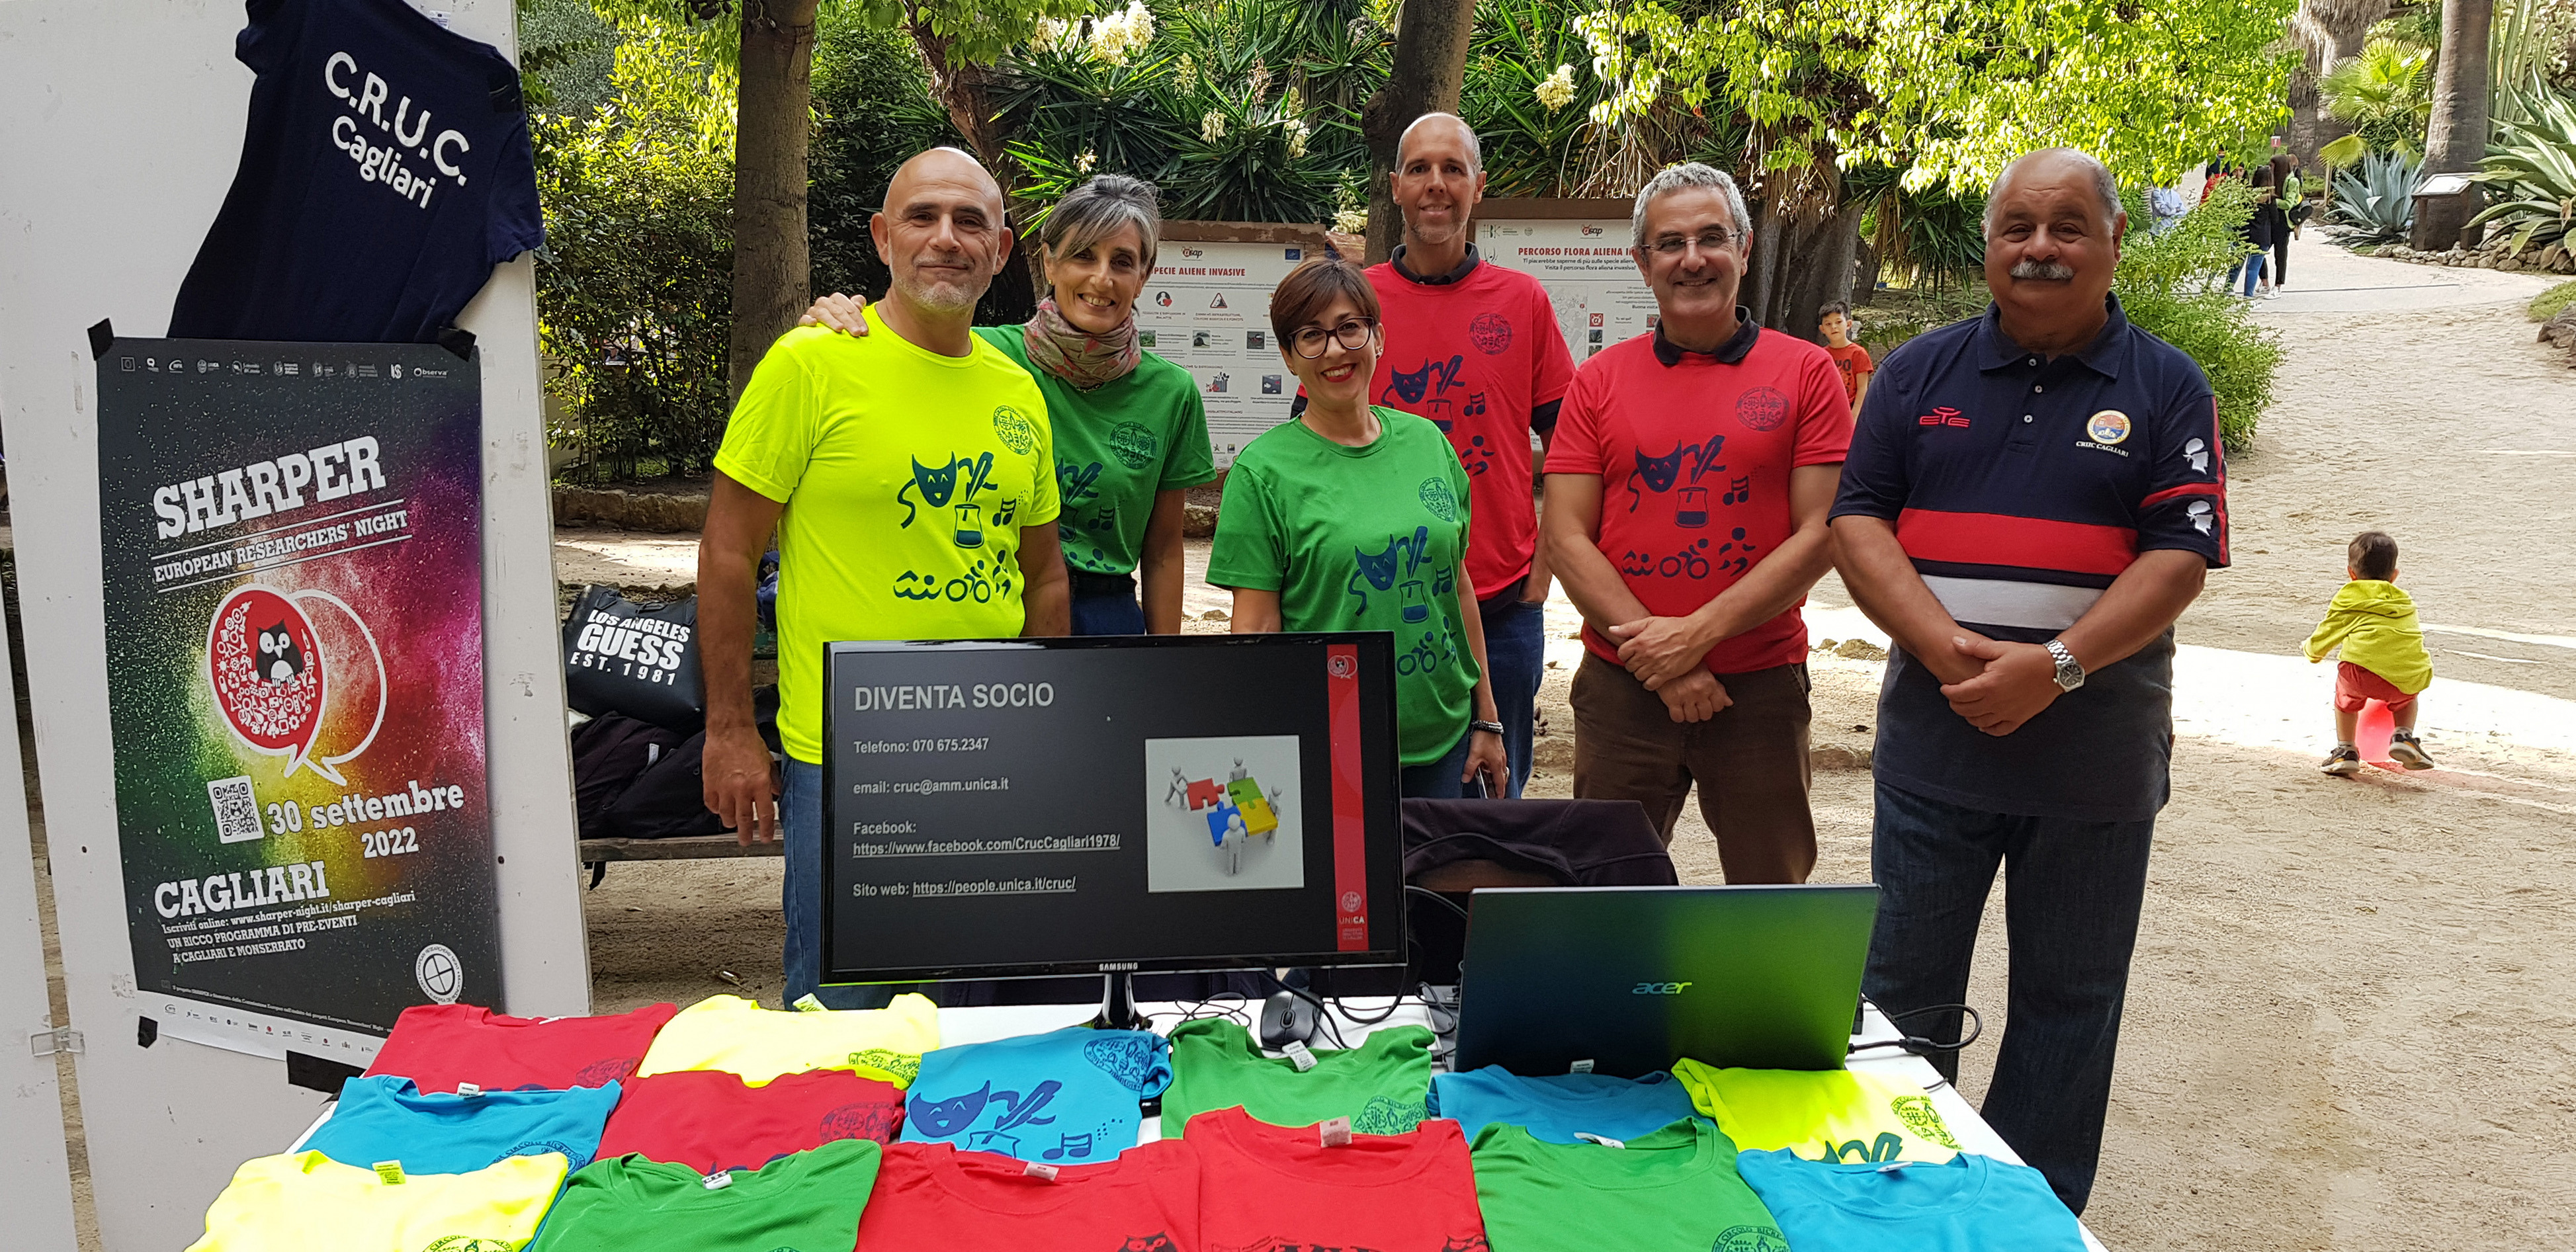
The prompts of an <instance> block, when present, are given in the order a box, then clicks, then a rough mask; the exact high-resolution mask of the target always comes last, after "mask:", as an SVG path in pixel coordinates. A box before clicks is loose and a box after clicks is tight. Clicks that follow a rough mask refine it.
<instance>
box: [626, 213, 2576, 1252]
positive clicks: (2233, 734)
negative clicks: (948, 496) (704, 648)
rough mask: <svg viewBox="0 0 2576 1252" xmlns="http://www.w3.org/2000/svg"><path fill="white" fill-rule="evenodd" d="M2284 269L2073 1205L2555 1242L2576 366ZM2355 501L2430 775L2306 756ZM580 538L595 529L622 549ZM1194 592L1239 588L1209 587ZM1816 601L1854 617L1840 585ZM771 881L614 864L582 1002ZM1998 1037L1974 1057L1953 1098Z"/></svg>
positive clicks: (2196, 639) (647, 991)
mask: <svg viewBox="0 0 2576 1252" xmlns="http://www.w3.org/2000/svg"><path fill="white" fill-rule="evenodd" d="M2291 274H2292V277H2293V280H2294V282H2295V283H2296V284H2297V285H2296V286H2294V287H2293V288H2292V289H2291V294H2289V295H2287V296H2284V297H2283V298H2282V299H2280V300H2277V301H2271V302H2267V303H2266V304H2265V305H2264V306H2263V307H2262V308H2261V310H2260V313H2259V316H2261V317H2262V318H2263V319H2264V320H2265V321H2266V322H2268V323H2271V324H2273V325H2275V326H2277V327H2279V328H2280V329H2281V331H2282V333H2283V335H2284V337H2285V339H2286V341H2287V343H2288V346H2289V348H2290V358H2289V362H2288V364H2287V366H2286V368H2285V369H2284V371H2283V374H2282V378H2281V384H2280V392H2279V400H2278V402H2277V403H2276V405H2275V406H2274V408H2273V410H2272V412H2271V414H2270V415H2269V416H2268V417H2267V419H2266V420H2265V422H2264V425H2263V430H2262V434H2261V436H2260V438H2258V440H2257V441H2256V446H2255V449H2254V451H2253V452H2252V453H2250V454H2248V455H2245V456H2241V457H2238V458H2236V459H2235V461H2234V462H2233V463H2232V466H2231V469H2232V510H2231V511H2232V514H2233V517H2234V520H2235V555H2236V564H2235V566H2234V568H2232V569H2230V570H2228V571H2225V572H2223V573H2221V574H2217V575H2215V576H2213V577H2212V579H2211V581H2210V587H2209V591H2208V593H2207V594H2206V595H2205V596H2204V597H2203V599H2202V600H2201V602H2200V604H2199V605H2198V606H2197V607H2195V608H2194V609H2193V610H2192V612H2191V613H2190V614H2189V615H2188V616H2187V617H2186V618H2185V621H2184V623H2183V627H2182V632H2181V633H2182V639H2183V641H2184V643H2185V645H2186V652H2185V655H2184V658H2183V660H2182V662H2181V663H2180V665H2179V666H2178V675H2177V683H2176V686H2177V718H2178V722H2179V723H2180V729H2181V739H2180V741H2179V743H2178V745H2177V751H2176V756H2175V765H2174V796H2173V800H2172V803H2171V804H2170V805H2169V806H2168V807H2167V808H2166V810H2165V812H2164V815H2163V818H2162V820H2161V822H2160V825H2159V829H2158V836H2159V837H2158V847H2157V851H2156V859H2155V863H2154V869H2153V871H2152V874H2151V876H2150V885H2149V891H2148V897H2147V905H2146V916H2145V921H2144V924H2143V927H2142V935H2141V941H2140V946H2139V951H2138V956H2137V961H2136V966H2135V972H2134V976H2133V981H2132V984H2131V991H2130V1007H2129V1013H2128V1019H2127V1027H2126V1029H2125V1031H2124V1033H2123V1038H2122V1050H2121V1060H2120V1077H2119V1085H2118V1087H2117V1089H2116V1091H2115V1093H2114V1096H2113V1106H2112V1116H2111V1124H2110V1128H2109V1132H2108V1138H2107V1142H2106V1145H2105V1149H2104V1159H2103V1166H2102V1177H2101V1183H2100V1185H2099V1187H2098V1189H2097V1190H2096V1193H2095V1200H2094V1205H2093V1208H2092V1210H2091V1212H2090V1213H2089V1214H2088V1220H2089V1221H2090V1222H2091V1223H2092V1225H2093V1226H2094V1228H2095V1230H2096V1231H2097V1232H2098V1233H2099V1234H2100V1235H2101V1237H2102V1239H2103V1241H2104V1242H2105V1243H2106V1244H2107V1245H2109V1246H2110V1247H2112V1248H2115V1249H2123V1250H2126V1249H2146V1248H2174V1249H2184V1248H2190V1249H2202V1248H2266V1249H2272V1248H2285V1249H2286V1248H2301V1249H2305V1248H2336V1249H2388V1250H2390V1252H2397V1250H2400V1249H2410V1250H2411V1249H2415V1248H2421V1247H2425V1246H2428V1245H2431V1244H2438V1245H2440V1246H2445V1247H2477V1248H2488V1247H2508V1246H2538V1247H2554V1246H2564V1244H2565V1242H2566V1235H2565V1233H2564V1222H2565V1214H2566V1213H2568V1212H2569V1211H2571V1209H2576V1157H2571V1156H2570V1155H2569V1154H2567V1153H2565V1152H2563V1151H2560V1150H2559V1145H2560V1144H2561V1143H2562V1142H2563V1141H2565V1140H2566V1139H2568V1138H2569V1137H2570V1136H2571V1135H2576V1007H2571V1003H2576V1002H2571V1000H2570V993H2569V991H2568V988H2570V987H2571V986H2576V912H2571V910H2570V909H2569V907H2568V905H2569V899H2570V894H2571V887H2576V869H2571V868H2570V866H2571V863H2576V638H2571V636H2576V626H2571V624H2570V623H2571V621H2576V592H2571V591H2570V590H2569V583H2568V581H2567V580H2566V579H2565V578H2563V577H2560V576H2558V575H2557V574H2556V570H2557V569H2558V568H2559V567H2560V566H2561V565H2563V564H2564V563H2565V562H2566V560H2567V557H2566V556H2565V555H2564V554H2562V553H2560V552H2559V551H2557V549H2558V548H2559V547H2560V546H2562V545H2563V544H2565V543H2566V542H2567V540H2568V537H2569V536H2570V535H2571V534H2576V526H2570V525H2569V523H2570V521H2571V518H2570V513H2571V510H2576V371H2570V370H2568V369H2566V368H2565V367H2564V366H2563V365H2561V364H2558V363H2557V362H2555V361H2553V360H2551V359H2550V358H2549V357H2548V356H2546V355H2544V354H2543V353H2542V352H2541V350H2539V349H2538V348H2537V347H2536V346H2534V345H2533V344H2532V342H2531V338H2532V332H2531V329H2530V326H2529V324H2528V323H2527V322H2525V321H2524V320H2523V319H2522V317H2521V313H2520V307H2519V303H2518V302H2519V301H2520V300H2523V299H2528V293H2529V292H2531V291H2533V290H2537V289H2538V288H2539V287H2540V286H2542V285H2544V284H2541V283H2539V282H2537V281H2534V280H2530V279H2524V278H2520V277H2517V276H2511V275H2495V274H2486V273H2482V272H2461V271H2448V270H2435V269H2425V268H2421V267H2414V266H2405V265H2399V264H2397V263H2394V262H2379V261H2371V260H2366V259H2361V258H2352V257H2348V256H2345V255H2343V254H2341V253H2336V252H2330V251H2328V250H2326V249H2324V248H2323V247H2322V246H2320V245H2319V243H2318V241H2317V240H2316V238H2315V237H2314V236H2310V237H2309V239H2308V240H2307V241H2306V242H2304V243H2303V244H2302V245H2300V247H2299V249H2298V251H2297V252H2296V253H2295V254H2294V256H2293V259H2292V266H2291ZM2371 526H2375V527H2380V528H2383V529H2387V530H2389V531H2390V532H2392V533H2393V534H2395V535H2396V536H2397V537H2398V539H2399V541H2400V542H2401V544H2403V545H2404V551H2405V556H2404V559H2403V565H2404V570H2405V573H2404V575H2403V579H2404V581H2405V582H2406V584H2407V585H2408V586H2409V587H2410V588H2412V589H2413V591H2414V593H2415V595H2416V596H2417V598H2418V600H2419V602H2420V603H2421V604H2422V606H2423V613H2424V617H2425V621H2426V622H2427V624H2428V625H2429V626H2433V627H2442V628H2449V629H2442V630H2436V631H2435V632H2434V635H2433V642H2434V645H2435V647H2436V648H2437V651H2436V652H2435V665H2436V667H2437V669H2438V671H2439V673H2440V674H2441V678H2440V681H2439V682H2438V683H2437V685H2436V686H2435V687H2434V688H2433V690H2432V692H2431V693H2429V694H2428V695H2427V696H2426V705H2425V707H2426V711H2427V726H2428V732H2427V741H2428V743H2429V745H2430V746H2431V747H2432V749H2433V751H2434V752H2435V754H2436V755H2437V756H2438V757H2440V758H2441V759H2442V760H2443V762H2444V764H2445V766H2446V768H2444V769H2442V770H2437V771H2434V772H2432V773H2430V774H2422V775H2412V776H2398V775H2392V774H2379V773H2376V772H2374V773H2372V774H2370V775H2367V776H2365V777H2364V778H2362V779H2359V780H2353V781H2340V780H2333V779H2328V778H2324V777H2322V776H2320V775H2319V774H2317V773H2316V772H2315V769H2314V763H2315V760H2316V758H2317V757H2318V756H2319V755H2321V752H2322V748H2323V746H2324V745H2323V743H2322V742H2321V738H2322V736H2323V734H2324V728H2325V725H2326V721H2325V706H2324V694H2323V693H2324V690H2325V687H2324V686H2323V685H2322V684H2323V682H2324V681H2325V671H2324V670H2323V669H2321V668H2318V669H2311V668H2309V667H2307V666H2304V665H2303V664H2301V663H2300V662H2299V661H2298V660H2297V659H2296V654H2297V647H2298V644H2299V642H2300V641H2301V640H2302V639H2304V638H2305V637H2306V635H2307V633H2308V631H2309V629H2310V628H2311V627H2312V626H2313V625H2314V623H2315V619H2316V616H2317V614H2318V612H2319V611H2320V610H2321V608H2322V606H2323V605H2324V603H2325V601H2326V599H2327V598H2328V597H2330V596H2331V595H2332V594H2333V591H2334V588H2335V586H2336V585H2337V584H2338V583H2339V582H2340V581H2341V578H2342V560H2343V545H2344V543H2345V542H2346V541H2347V540H2349V539H2350V538H2351V536H2352V534H2353V533H2354V532H2356V531H2358V530H2361V529H2363V528H2365V527H2371ZM598 538H599V537H598V536H597V535H595V534H593V535H589V536H585V537H584V541H585V544H586V547H587V551H586V553H585V555H586V557H594V558H596V557H606V558H613V556H614V545H613V544H607V545H602V544H599V543H596V542H592V541H595V540H597V539H598ZM1193 557H1194V559H1195V560H1196V561H1197V562H1199V563H1203V562H1204V560H1205V550H1204V547H1203V546H1199V547H1197V548H1196V549H1195V550H1194V552H1193ZM665 559H667V558H665ZM636 581H639V582H640V581H643V580H641V579H638V580H636ZM1189 603H1190V608H1191V612H1192V613H1193V615H1197V614H1200V613H1204V612H1207V611H1209V610H1212V609H1215V610H1221V609H1222V607H1223V606H1224V604H1225V603H1226V601H1225V598H1224V595H1223V593H1221V592H1217V591H1214V590H1213V589H1208V588H1205V587H1193V588H1192V590H1191V593H1190V600H1189ZM1552 609H1553V611H1552V612H1551V615H1550V630H1551V636H1552V638H1551V644H1550V652H1551V656H1552V657H1554V658H1556V659H1557V660H1558V662H1559V668H1557V669H1555V670H1553V671H1552V672H1551V673H1550V675H1549V682H1548V685H1547V690H1546V692H1545V694H1544V696H1543V701H1544V703H1543V709H1544V713H1545V716H1546V717H1547V719H1548V722H1549V726H1550V732H1551V733H1550V734H1549V735H1548V737H1547V738H1546V739H1545V740H1544V741H1543V743H1542V750H1541V754H1540V769H1539V773H1538V778H1537V783H1536V787H1535V789H1536V791H1537V792H1538V793H1540V794H1552V795H1562V794H1565V793H1566V791H1567V789H1568V787H1569V780H1568V778H1567V776H1566V773H1565V765H1566V762H1568V761H1569V760H1570V752H1571V743H1570V736H1571V732H1572V717H1571V714H1570V713H1569V712H1568V710H1567V708H1566V706H1565V703H1564V700H1565V683H1566V679H1567V676H1568V675H1569V674H1570V672H1571V669H1572V665H1573V661H1574V658H1575V655H1576V654H1575V653H1574V651H1573V648H1574V646H1575V645H1574V644H1572V642H1571V641H1569V640H1566V639H1564V638H1563V637H1562V636H1563V635H1564V634H1565V633H1566V631H1567V630H1568V629H1570V628H1571V626H1572V625H1573V616H1572V609H1571V606H1570V605H1564V604H1562V603H1560V604H1558V605H1555V606H1552ZM1812 620H1813V621H1814V622H1815V623H1816V633H1817V634H1818V635H1820V636H1834V637H1839V638H1851V637H1855V636H1859V637H1866V636H1867V635H1868V634H1869V633H1870V631H1869V628H1868V627H1867V624H1866V623H1865V622H1861V621H1860V620H1859V619H1858V617H1857V615H1856V614H1854V613H1852V612H1851V611H1850V610H1849V600H1848V598H1847V597H1845V596H1843V595H1842V593H1841V588H1840V586H1839V585H1838V584H1836V583H1834V582H1832V581H1831V580H1830V579H1829V580H1828V582H1827V584H1826V585H1825V586H1823V587H1821V588H1819V589H1818V593H1817V597H1816V604H1815V607H1814V610H1813V613H1812ZM1194 628H1196V629H1204V630H1222V629H1224V625H1223V623H1222V622H1214V621H1200V622H1195V623H1194ZM1813 664H1814V669H1815V672H1816V678H1817V683H1816V706H1817V707H1816V726H1817V731H1818V739H1819V742H1820V743H1831V744H1834V745H1837V746H1842V747H1866V745H1867V742H1868V732H1867V731H1866V730H1864V729H1858V728H1863V727H1867V726H1869V725H1871V724H1872V723H1873V722H1874V721H1875V720H1876V718H1875V707H1874V701H1875V693H1876V687H1877V672H1878V667H1877V666H1876V665H1875V664H1872V663H1869V662H1865V661H1856V660H1847V659H1844V658H1840V657H1835V656H1831V655H1828V654H1822V653H1819V654H1818V655H1817V656H1816V657H1815V658H1814V662H1813ZM1815 805H1816V812H1817V817H1818V823H1819V826H1820V831H1821V838H1822V843H1823V861H1822V864H1821V865H1820V866H1819V869H1818V872H1817V878H1818V880H1819V881H1865V880H1866V879H1867V878H1868V873H1869V815H1870V787H1869V781H1868V775H1867V773H1866V772H1865V771H1863V770H1859V769H1832V770H1825V771H1822V772H1819V774H1818V775H1817V786H1816V795H1815ZM1674 851H1675V856H1676V860H1677V862H1678V863H1679V865H1680V867H1681V869H1682V872H1683V875H1684V877H1685V879H1686V880H1688V881H1694V882H1716V881H1719V876H1718V870H1717V864H1716V856H1715V848H1714V845H1713V844H1712V843H1711V842H1710V840H1709V837H1708V834H1707V831H1706V829H1705V828H1704V827H1701V826H1700V825H1699V823H1698V821H1697V818H1696V817H1695V816H1694V817H1687V818H1685V819H1684V826H1683V829H1682V831H1681V832H1680V836H1679V838H1678V839H1677V842H1676V846H1675V849H1674ZM777 888H778V876H777V869H776V863H775V862H761V863H744V862H726V863H699V864H684V865H667V866H652V865H645V866H619V867H616V868H615V869H613V870H612V872H611V873H610V875H609V878H608V882H607V884H606V885H605V886H603V887H601V888H600V889H599V890H598V891H596V892H594V893H591V895H590V896H589V897H588V908H589V916H590V919H591V960H592V967H593V969H594V971H595V980H596V985H597V988H598V1007H599V1009H600V1010H601V1011H611V1010H616V1009H621V1008H625V1007H630V1006H632V1005H634V1004H638V1003H643V1002H646V1001H649V1000H652V999H662V998H672V999H679V1000H683V1001H686V1000H691V999H695V998H697V997H699V996H703V995H706V994H710V993H714V992H718V991H727V990H735V989H736V985H735V984H734V983H733V982H730V981H727V980H725V979H724V978H722V977H721V976H720V975H719V971H724V972H727V973H730V974H732V975H733V976H734V977H736V978H739V979H740V980H741V985H742V986H743V987H747V988H749V989H750V992H751V993H752V994H758V995H761V996H763V997H764V998H769V999H772V1000H773V1001H774V999H775V997H776V994H777V988H778V974H777V963H776V961H777V956H776V954H777V948H778V941H779V923H778V913H777V904H776V901H777ZM2001 915H2002V904H2001V893H2000V889H1998V893H1997V898H1996V900H1995V902H1994V904H1993V906H1992V908H1991V909H1990V912H1989V916H1988V931H1987V934H1986V936H1985V943H1984V945H1983V947H1984V951H1985V952H1986V953H1987V956H1988V959H1987V960H1986V961H1985V962H1984V963H1983V965H1982V966H1981V967H1980V969H1979V970H1978V975H1977V977H1976V979H1975V981H1974V983H1973V984H1972V988H1971V993H1970V998H1971V999H1972V1000H1973V1001H1975V1002H1976V1003H1977V1004H1979V1005H1980V1006H1981V1007H1983V1008H1984V1009H1986V1011H1987V1014H1988V1019H1989V1029H1990V1031H1992V1030H1999V1029H2001V1028H2004V1027H2005V1026H2006V1025H2007V1023H2006V1022H2005V1021H2004V1012H2003V1006H2004V979H2003V974H2004V970H2003V951H2004V945H2003V935H2002V932H2001ZM1992 1037H1993V1036H1992V1035H1991V1034H1990V1035H1989V1038H1990V1039H1991V1038H1992ZM1993 1055H1994V1050H1993V1047H1992V1045H1991V1043H1989V1044H1986V1045H1981V1046H1979V1047H1977V1048H1975V1049H1972V1050H1971V1051H1970V1052H1969V1053H1968V1055H1967V1058H1966V1062H1965V1066H1964V1072H1963V1074H1962V1082H1961V1085H1962V1087H1963V1088H1964V1089H1965V1091H1966V1093H1967V1094H1968V1096H1969V1097H1970V1099H1971V1100H1974V1099H1976V1098H1978V1097H1979V1096H1980V1095H1982V1093H1983V1090H1984V1084H1985V1079H1986V1075H1987V1072H1988V1070H1989V1068H1990V1067H1991V1065H1992V1060H1993Z"/></svg>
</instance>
